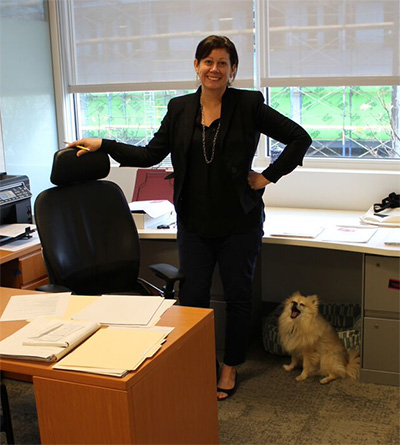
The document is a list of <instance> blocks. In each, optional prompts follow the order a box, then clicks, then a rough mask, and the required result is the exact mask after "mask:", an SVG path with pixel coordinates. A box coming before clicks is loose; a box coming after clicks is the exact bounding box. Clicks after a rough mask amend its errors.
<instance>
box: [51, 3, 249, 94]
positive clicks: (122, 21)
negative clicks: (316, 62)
mask: <svg viewBox="0 0 400 445" xmlns="http://www.w3.org/2000/svg"><path fill="white" fill-rule="evenodd" d="M59 8H60V14H61V17H62V20H61V26H62V36H63V39H64V40H63V45H64V48H66V50H67V51H66V57H67V59H66V60H65V63H66V66H68V68H69V73H68V74H69V78H68V88H69V92H71V93H79V92H101V91H103V92H105V91H107V92H112V91H127V90H130V91H135V90H136V91H138V90H157V89H176V88H179V89H184V88H193V86H194V80H195V73H194V68H193V60H194V54H195V49H196V46H197V44H198V43H199V41H200V40H202V39H203V38H205V37H207V36H208V35H210V34H219V35H226V36H228V37H229V38H230V39H231V40H232V41H233V42H234V43H235V45H236V47H237V50H238V53H239V55H240V62H239V71H238V76H237V78H236V85H238V86H242V87H251V86H252V85H253V78H254V62H253V59H254V56H253V54H254V23H253V21H254V19H253V16H254V14H253V0H219V1H215V0H99V1H93V0H71V1H68V2H67V1H65V2H64V1H63V2H59Z"/></svg>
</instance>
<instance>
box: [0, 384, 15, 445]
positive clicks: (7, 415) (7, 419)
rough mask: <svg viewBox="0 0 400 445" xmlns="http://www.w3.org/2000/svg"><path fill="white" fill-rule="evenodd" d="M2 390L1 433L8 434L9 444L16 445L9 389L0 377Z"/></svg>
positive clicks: (0, 394)
mask: <svg viewBox="0 0 400 445" xmlns="http://www.w3.org/2000/svg"><path fill="white" fill-rule="evenodd" d="M0 388H1V393H0V396H1V411H2V413H1V417H0V424H1V432H2V433H5V434H6V439H7V443H8V444H10V445H11V444H13V443H14V432H13V428H12V422H11V412H10V405H9V402H8V394H7V387H6V385H5V384H4V383H3V380H2V377H0Z"/></svg>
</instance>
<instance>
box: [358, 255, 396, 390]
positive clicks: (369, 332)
mask: <svg viewBox="0 0 400 445" xmlns="http://www.w3.org/2000/svg"><path fill="white" fill-rule="evenodd" d="M364 273H365V275H364V308H363V309H364V319H363V335H362V338H363V350H362V369H361V380H362V381H364V382H371V383H380V384H388V385H397V386H399V384H400V291H399V281H400V277H399V275H400V259H399V258H395V257H384V256H376V255H366V256H365V271H364Z"/></svg>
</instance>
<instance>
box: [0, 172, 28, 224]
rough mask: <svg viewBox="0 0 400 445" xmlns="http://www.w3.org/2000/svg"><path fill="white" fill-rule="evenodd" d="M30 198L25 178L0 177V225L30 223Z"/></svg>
mask: <svg viewBox="0 0 400 445" xmlns="http://www.w3.org/2000/svg"><path fill="white" fill-rule="evenodd" d="M31 197H32V193H31V191H30V185H29V179H28V177H27V176H25V175H23V176H15V175H1V178H0V209H1V211H0V224H13V223H32V206H31Z"/></svg>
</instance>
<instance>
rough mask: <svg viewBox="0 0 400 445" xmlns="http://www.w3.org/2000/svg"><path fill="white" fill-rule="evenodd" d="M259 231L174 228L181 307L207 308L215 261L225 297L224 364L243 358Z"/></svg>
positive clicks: (239, 362)
mask: <svg viewBox="0 0 400 445" xmlns="http://www.w3.org/2000/svg"><path fill="white" fill-rule="evenodd" d="M262 236H263V230H262V228H261V227H258V228H256V229H254V230H252V231H249V232H246V233H240V234H237V235H229V236H223V237H219V238H203V237H200V236H198V235H196V234H195V233H193V232H189V231H187V230H185V229H184V228H183V227H182V226H181V225H180V226H179V227H178V246H179V259H180V270H181V271H182V272H183V274H184V276H185V278H184V280H183V282H182V283H181V285H180V289H179V300H180V304H181V305H182V306H194V307H203V308H208V307H209V306H210V288H211V282H212V277H213V272H214V269H215V266H216V264H218V267H219V273H220V276H221V281H222V286H223V289H224V296H225V300H226V331H225V353H224V363H225V364H227V365H229V366H237V365H240V364H241V363H243V362H244V361H245V358H246V350H247V346H248V341H249V336H250V328H251V291H252V283H253V278H254V271H255V267H256V263H257V256H258V253H259V251H260V248H261V242H262Z"/></svg>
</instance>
